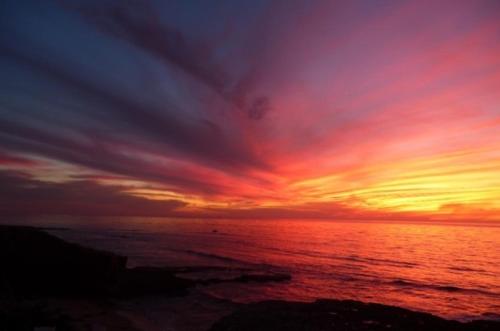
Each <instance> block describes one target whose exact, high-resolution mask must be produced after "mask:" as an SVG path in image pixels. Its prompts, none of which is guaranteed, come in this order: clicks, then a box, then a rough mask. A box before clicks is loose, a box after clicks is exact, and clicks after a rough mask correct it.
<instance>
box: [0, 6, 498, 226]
mask: <svg viewBox="0 0 500 331" xmlns="http://www.w3.org/2000/svg"><path fill="white" fill-rule="evenodd" d="M0 73H1V74H0V213H1V214H3V215H18V214H23V215H25V214H28V215H46V214H48V215H52V214H66V215H67V214H69V215H90V216H92V215H95V216H171V217H235V218H267V217H272V218H277V217H285V218H289V217H301V218H316V217H321V218H332V219H341V218H342V219H440V220H449V219H452V220H481V221H484V220H487V221H489V220H492V221H494V220H500V2H499V1H496V0H489V1H486V0H484V1H483V0H476V1H467V0H453V1H451V0H450V1H446V0H442V1H441V0H437V1H435V0H432V1H430V0H421V1H386V0H378V1H368V0H366V1H334V0H330V1H322V0H315V1H306V0H304V1H295V0H293V1H266V0H252V1H236V0H227V1H216V2H212V1H186V0H183V1H159V0H157V1H154V0H149V1H146V0H81V1H72V0H46V1H37V0H3V1H2V2H1V3H0Z"/></svg>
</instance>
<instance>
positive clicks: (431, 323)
mask: <svg viewBox="0 0 500 331" xmlns="http://www.w3.org/2000/svg"><path fill="white" fill-rule="evenodd" d="M236 330H238V331H253V330H259V331H285V330H286V331H326V330H328V331H336V330H338V331H341V330H342V331H368V330H369V331H382V330H384V331H448V330H450V331H451V330H453V331H486V330H491V331H493V330H500V322H494V321H474V322H469V323H460V322H458V321H450V320H446V319H443V318H440V317H437V316H434V315H431V314H426V313H419V312H414V311H410V310H407V309H403V308H398V307H392V306H386V305H381V304H375V303H363V302H358V301H349V300H347V301H342V300H317V301H315V302H312V303H304V302H287V301H264V302H259V303H255V304H249V305H245V306H243V307H242V308H240V309H238V310H237V311H235V312H234V313H232V314H230V315H229V316H226V317H224V318H222V319H221V320H219V321H218V322H216V323H215V324H214V325H213V326H212V328H211V329H210V331H236Z"/></svg>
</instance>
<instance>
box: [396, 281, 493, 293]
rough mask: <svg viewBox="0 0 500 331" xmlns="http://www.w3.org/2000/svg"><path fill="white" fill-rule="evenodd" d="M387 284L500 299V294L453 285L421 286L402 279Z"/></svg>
mask: <svg viewBox="0 0 500 331" xmlns="http://www.w3.org/2000/svg"><path fill="white" fill-rule="evenodd" d="M389 284H391V285H396V286H400V287H412V288H416V289H432V290H436V291H443V292H462V293H475V294H481V295H488V296H494V297H500V294H499V293H495V292H489V291H484V290H479V289H471V288H463V287H458V286H453V285H437V284H422V283H415V282H411V281H408V280H404V279H396V280H393V281H390V282H389Z"/></svg>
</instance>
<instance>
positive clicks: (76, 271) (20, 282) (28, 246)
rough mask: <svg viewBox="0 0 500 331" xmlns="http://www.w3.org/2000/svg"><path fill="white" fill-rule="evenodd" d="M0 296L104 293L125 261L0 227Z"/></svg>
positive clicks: (35, 231) (26, 231)
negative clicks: (0, 265)
mask: <svg viewBox="0 0 500 331" xmlns="http://www.w3.org/2000/svg"><path fill="white" fill-rule="evenodd" d="M0 261H1V264H2V267H1V269H0V295H3V296H8V295H16V296H18V295H28V296H33V295H59V296H66V295H68V296H75V295H93V294H102V293H104V292H107V291H108V290H109V288H110V286H112V285H113V284H114V283H115V281H116V279H117V278H118V277H119V276H120V275H121V274H122V272H123V270H125V266H126V262H127V258H126V257H123V256H119V255H116V254H113V253H109V252H104V251H99V250H95V249H92V248H87V247H83V246H80V245H77V244H72V243H68V242H66V241H64V240H61V239H59V238H57V237H54V236H52V235H50V234H48V233H45V232H44V231H41V230H38V229H36V228H31V227H17V226H0Z"/></svg>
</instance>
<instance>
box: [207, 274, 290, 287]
mask: <svg viewBox="0 0 500 331" xmlns="http://www.w3.org/2000/svg"><path fill="white" fill-rule="evenodd" d="M291 279H292V276H291V275H289V274H284V273H244V274H242V275H240V276H238V277H234V278H210V279H205V280H199V281H198V283H200V284H202V285H210V284H218V283H267V282H284V281H289V280H291Z"/></svg>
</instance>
